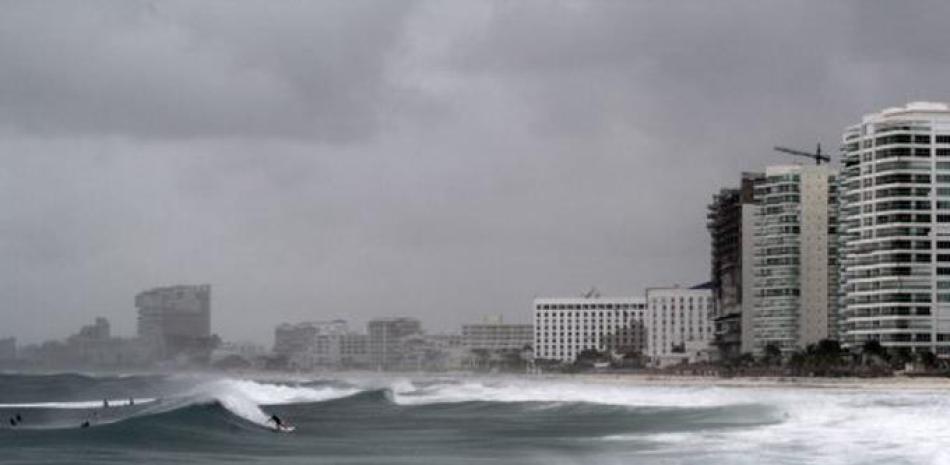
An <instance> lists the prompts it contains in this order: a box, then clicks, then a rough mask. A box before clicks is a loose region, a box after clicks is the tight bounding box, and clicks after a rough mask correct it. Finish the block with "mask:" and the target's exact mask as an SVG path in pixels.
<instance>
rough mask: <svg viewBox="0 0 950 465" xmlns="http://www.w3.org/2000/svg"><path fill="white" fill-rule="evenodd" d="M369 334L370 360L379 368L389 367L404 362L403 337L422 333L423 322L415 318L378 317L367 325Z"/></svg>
mask: <svg viewBox="0 0 950 465" xmlns="http://www.w3.org/2000/svg"><path fill="white" fill-rule="evenodd" d="M366 330H367V331H366V332H367V333H368V334H369V350H370V362H371V364H372V365H373V366H374V367H375V368H377V369H388V368H392V367H397V366H400V365H401V364H402V363H403V358H404V354H403V352H404V351H403V346H402V341H403V339H405V338H407V337H409V336H413V335H418V334H422V324H421V323H420V322H419V320H417V319H415V318H405V317H399V318H378V319H375V320H371V321H370V322H369V323H367V325H366Z"/></svg>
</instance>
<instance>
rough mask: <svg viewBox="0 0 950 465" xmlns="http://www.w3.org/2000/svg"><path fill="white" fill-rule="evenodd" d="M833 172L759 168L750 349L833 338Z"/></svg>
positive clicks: (793, 348) (790, 349) (823, 168)
mask: <svg viewBox="0 0 950 465" xmlns="http://www.w3.org/2000/svg"><path fill="white" fill-rule="evenodd" d="M835 175H836V173H835V170H834V169H832V168H831V167H829V166H827V165H785V166H770V167H768V168H766V171H765V178H764V179H762V180H760V181H757V182H756V185H755V198H756V200H757V201H758V202H759V208H758V210H757V212H756V220H755V259H754V266H755V273H754V275H755V277H754V282H753V288H754V298H755V317H754V323H753V326H754V327H753V334H754V336H753V337H754V339H755V351H756V352H757V353H762V352H763V350H764V349H765V347H766V346H767V345H770V344H771V345H775V346H777V347H778V348H779V349H781V350H782V351H783V352H785V353H790V352H793V351H796V350H799V349H803V348H805V347H806V346H808V345H809V344H814V343H817V342H818V341H820V340H822V339H826V338H834V337H835V336H836V335H837V334H836V333H837V331H836V327H835V326H836V325H835V320H836V317H835V315H836V313H837V311H836V309H837V294H838V284H837V282H838V265H837V255H836V250H837V234H836V230H837V229H836V224H835V218H836V216H835V213H836V208H835V205H836V203H837V184H836V180H835Z"/></svg>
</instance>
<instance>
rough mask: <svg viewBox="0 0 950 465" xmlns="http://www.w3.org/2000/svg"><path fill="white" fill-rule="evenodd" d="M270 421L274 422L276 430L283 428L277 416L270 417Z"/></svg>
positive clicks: (282, 423)
mask: <svg viewBox="0 0 950 465" xmlns="http://www.w3.org/2000/svg"><path fill="white" fill-rule="evenodd" d="M270 421H272V422H274V426H276V427H277V428H282V427H283V426H284V422H283V421H281V420H280V417H278V416H277V414H273V415H271V416H270Z"/></svg>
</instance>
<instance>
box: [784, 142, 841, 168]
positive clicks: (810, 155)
mask: <svg viewBox="0 0 950 465" xmlns="http://www.w3.org/2000/svg"><path fill="white" fill-rule="evenodd" d="M775 151H776V152H782V153H787V154H789V155H796V156H799V157H808V158H811V159H813V160H815V164H816V165H820V164H821V162H822V161H824V162H826V163H831V157H829V156H828V155H822V154H821V144H818V148H817V149H815V153H809V152H803V151H801V150H795V149H790V148H786V147H778V146H776V147H775Z"/></svg>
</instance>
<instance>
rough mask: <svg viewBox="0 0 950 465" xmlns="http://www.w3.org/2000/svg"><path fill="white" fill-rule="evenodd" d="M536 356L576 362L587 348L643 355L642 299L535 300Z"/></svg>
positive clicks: (643, 309) (644, 335)
mask: <svg viewBox="0 0 950 465" xmlns="http://www.w3.org/2000/svg"><path fill="white" fill-rule="evenodd" d="M533 305H534V356H535V358H536V359H546V360H560V361H562V362H568V363H570V362H573V361H574V359H575V358H576V357H577V354H578V353H580V352H581V351H583V350H584V349H596V350H598V351H602V352H605V351H615V352H628V351H637V352H641V353H642V352H643V350H644V349H645V345H644V341H645V340H646V333H645V331H644V327H643V316H644V312H645V308H646V301H645V300H644V299H643V298H642V297H591V298H542V299H535V300H534V304H533Z"/></svg>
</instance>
